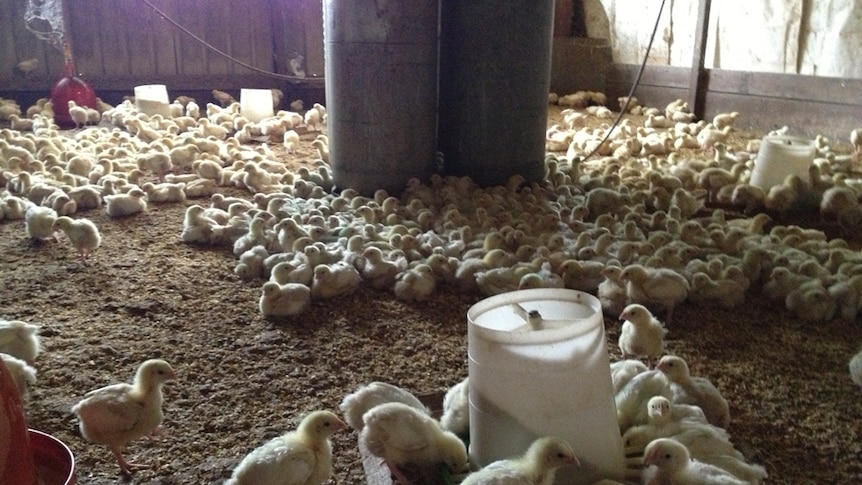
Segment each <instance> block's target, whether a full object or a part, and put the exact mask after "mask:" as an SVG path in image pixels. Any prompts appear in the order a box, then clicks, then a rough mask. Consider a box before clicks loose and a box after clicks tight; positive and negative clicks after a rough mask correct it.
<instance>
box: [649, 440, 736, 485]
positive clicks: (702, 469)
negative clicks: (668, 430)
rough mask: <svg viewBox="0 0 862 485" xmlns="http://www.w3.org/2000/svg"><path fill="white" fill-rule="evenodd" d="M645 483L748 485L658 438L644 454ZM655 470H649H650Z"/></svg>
mask: <svg viewBox="0 0 862 485" xmlns="http://www.w3.org/2000/svg"><path fill="white" fill-rule="evenodd" d="M644 465H645V466H646V467H648V468H646V469H644V472H643V483H674V484H680V485H695V484H697V485H745V484H747V483H748V482H746V481H744V480H740V479H738V478H736V477H735V476H734V475H732V474H731V473H730V472H728V471H725V470H724V469H722V468H719V467H717V466H715V465H710V464H707V463H704V462H702V461H698V460H693V459H692V458H691V455H690V454H689V452H688V449H687V448H686V447H685V445H683V444H682V443H680V442H678V441H676V440H673V439H670V438H659V439H657V440H654V441H652V442H651V443H650V444H649V445H647V447H646V450H645V451H644ZM653 466H654V467H655V468H649V467H653Z"/></svg>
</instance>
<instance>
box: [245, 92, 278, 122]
mask: <svg viewBox="0 0 862 485" xmlns="http://www.w3.org/2000/svg"><path fill="white" fill-rule="evenodd" d="M239 112H240V114H242V116H243V117H245V118H246V119H247V120H249V121H251V122H252V123H257V122H258V121H260V120H262V119H264V118H270V117H272V116H273V109H272V91H270V90H269V89H245V88H243V89H241V90H240V92H239Z"/></svg>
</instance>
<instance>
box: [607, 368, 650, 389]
mask: <svg viewBox="0 0 862 485" xmlns="http://www.w3.org/2000/svg"><path fill="white" fill-rule="evenodd" d="M648 370H649V368H648V367H647V366H646V364H644V363H643V362H641V361H639V360H635V359H626V360H618V361H616V362H611V384H612V385H613V387H614V395H617V394H618V393H619V392H620V389H622V388H623V386H625V385H626V384H627V383H628V382H629V381H630V380H632V378H633V377H634V376H636V375H638V374H640V373H641V372H646V371H648Z"/></svg>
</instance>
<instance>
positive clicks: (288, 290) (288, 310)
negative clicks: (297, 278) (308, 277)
mask: <svg viewBox="0 0 862 485" xmlns="http://www.w3.org/2000/svg"><path fill="white" fill-rule="evenodd" d="M310 305H311V288H309V287H308V286H306V285H303V284H301V283H285V284H283V285H280V284H278V283H276V282H275V281H267V282H266V283H264V284H263V286H262V287H261V289H260V300H259V301H258V307H259V308H260V313H261V314H262V315H263V316H264V317H266V318H269V317H287V316H291V315H299V314H300V313H302V312H304V311H305V310H307V309H308V307H309V306H310Z"/></svg>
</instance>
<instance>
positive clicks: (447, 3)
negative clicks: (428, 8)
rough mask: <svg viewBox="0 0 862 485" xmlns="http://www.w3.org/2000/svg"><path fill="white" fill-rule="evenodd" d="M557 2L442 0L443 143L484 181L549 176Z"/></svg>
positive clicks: (452, 169)
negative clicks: (546, 161)
mask: <svg viewBox="0 0 862 485" xmlns="http://www.w3.org/2000/svg"><path fill="white" fill-rule="evenodd" d="M553 23H554V0H441V13H440V25H441V32H440V116H439V122H438V148H439V150H440V151H441V152H443V157H444V170H445V171H446V173H447V174H451V175H458V176H462V175H469V176H470V177H472V178H473V179H474V181H476V182H477V183H478V184H479V185H483V186H489V185H499V184H503V183H505V182H506V181H507V180H508V178H509V177H510V176H511V175H514V174H521V175H523V176H524V177H525V178H526V179H527V180H528V181H538V180H541V179H542V178H543V176H544V158H545V132H546V129H547V120H548V90H549V87H550V72H551V41H552V30H553Z"/></svg>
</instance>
